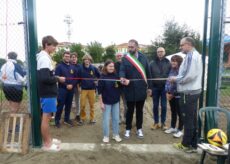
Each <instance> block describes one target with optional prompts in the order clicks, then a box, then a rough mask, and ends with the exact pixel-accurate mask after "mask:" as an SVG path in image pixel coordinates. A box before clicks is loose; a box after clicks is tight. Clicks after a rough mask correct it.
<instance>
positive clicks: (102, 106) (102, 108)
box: [101, 103, 105, 112]
mask: <svg viewBox="0 0 230 164" xmlns="http://www.w3.org/2000/svg"><path fill="white" fill-rule="evenodd" d="M101 110H102V112H104V111H105V104H104V103H101Z"/></svg>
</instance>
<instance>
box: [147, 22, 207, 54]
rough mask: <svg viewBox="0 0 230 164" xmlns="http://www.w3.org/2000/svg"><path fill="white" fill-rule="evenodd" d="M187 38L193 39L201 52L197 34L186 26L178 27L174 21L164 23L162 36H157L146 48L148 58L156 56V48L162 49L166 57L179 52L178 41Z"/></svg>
mask: <svg viewBox="0 0 230 164" xmlns="http://www.w3.org/2000/svg"><path fill="white" fill-rule="evenodd" d="M187 36H190V37H192V38H194V40H195V47H196V49H197V50H198V51H199V52H201V49H202V43H201V40H200V34H199V33H197V32H196V31H194V30H192V29H190V28H189V27H188V26H187V25H186V24H184V25H182V26H181V25H179V24H178V23H177V22H175V20H174V19H172V20H169V21H166V23H165V25H164V31H163V34H162V35H160V36H158V37H157V39H156V40H155V41H152V45H150V46H149V47H148V48H147V49H148V52H147V55H148V57H150V56H151V57H153V56H156V50H157V48H158V47H164V48H165V51H166V54H168V55H171V54H174V53H177V52H179V51H180V49H179V47H180V40H181V39H182V38H184V37H187Z"/></svg>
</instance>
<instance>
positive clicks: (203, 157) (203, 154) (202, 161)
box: [200, 150, 206, 164]
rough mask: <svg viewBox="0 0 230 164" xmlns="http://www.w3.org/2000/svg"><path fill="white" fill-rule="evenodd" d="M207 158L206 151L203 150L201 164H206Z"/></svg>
mask: <svg viewBox="0 0 230 164" xmlns="http://www.w3.org/2000/svg"><path fill="white" fill-rule="evenodd" d="M205 156H206V151H204V150H202V154H201V157H200V164H204V159H205Z"/></svg>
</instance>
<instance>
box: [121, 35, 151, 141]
mask: <svg viewBox="0 0 230 164" xmlns="http://www.w3.org/2000/svg"><path fill="white" fill-rule="evenodd" d="M119 75H120V80H121V83H122V84H123V85H124V93H125V98H126V101H127V107H128V110H127V113H126V132H125V138H127V139H128V138H130V131H131V128H132V120H133V113H134V109H136V128H137V137H138V138H143V137H144V135H143V132H142V123H143V106H144V102H145V99H146V97H147V92H148V93H149V94H151V90H150V88H151V86H150V84H151V83H150V82H148V80H147V79H148V78H150V77H151V76H150V71H149V63H148V60H147V58H146V57H145V56H144V55H143V54H142V53H140V52H139V51H138V42H137V41H136V40H133V39H132V40H130V41H129V43H128V54H126V55H125V56H124V57H123V59H122V62H121V66H120V71H119Z"/></svg>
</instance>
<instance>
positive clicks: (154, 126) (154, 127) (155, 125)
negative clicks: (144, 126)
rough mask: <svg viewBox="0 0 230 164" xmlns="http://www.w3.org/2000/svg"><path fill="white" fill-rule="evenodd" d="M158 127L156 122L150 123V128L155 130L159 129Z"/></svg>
mask: <svg viewBox="0 0 230 164" xmlns="http://www.w3.org/2000/svg"><path fill="white" fill-rule="evenodd" d="M159 128H160V125H159V124H158V123H155V124H152V125H151V129H152V130H156V129H159Z"/></svg>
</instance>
